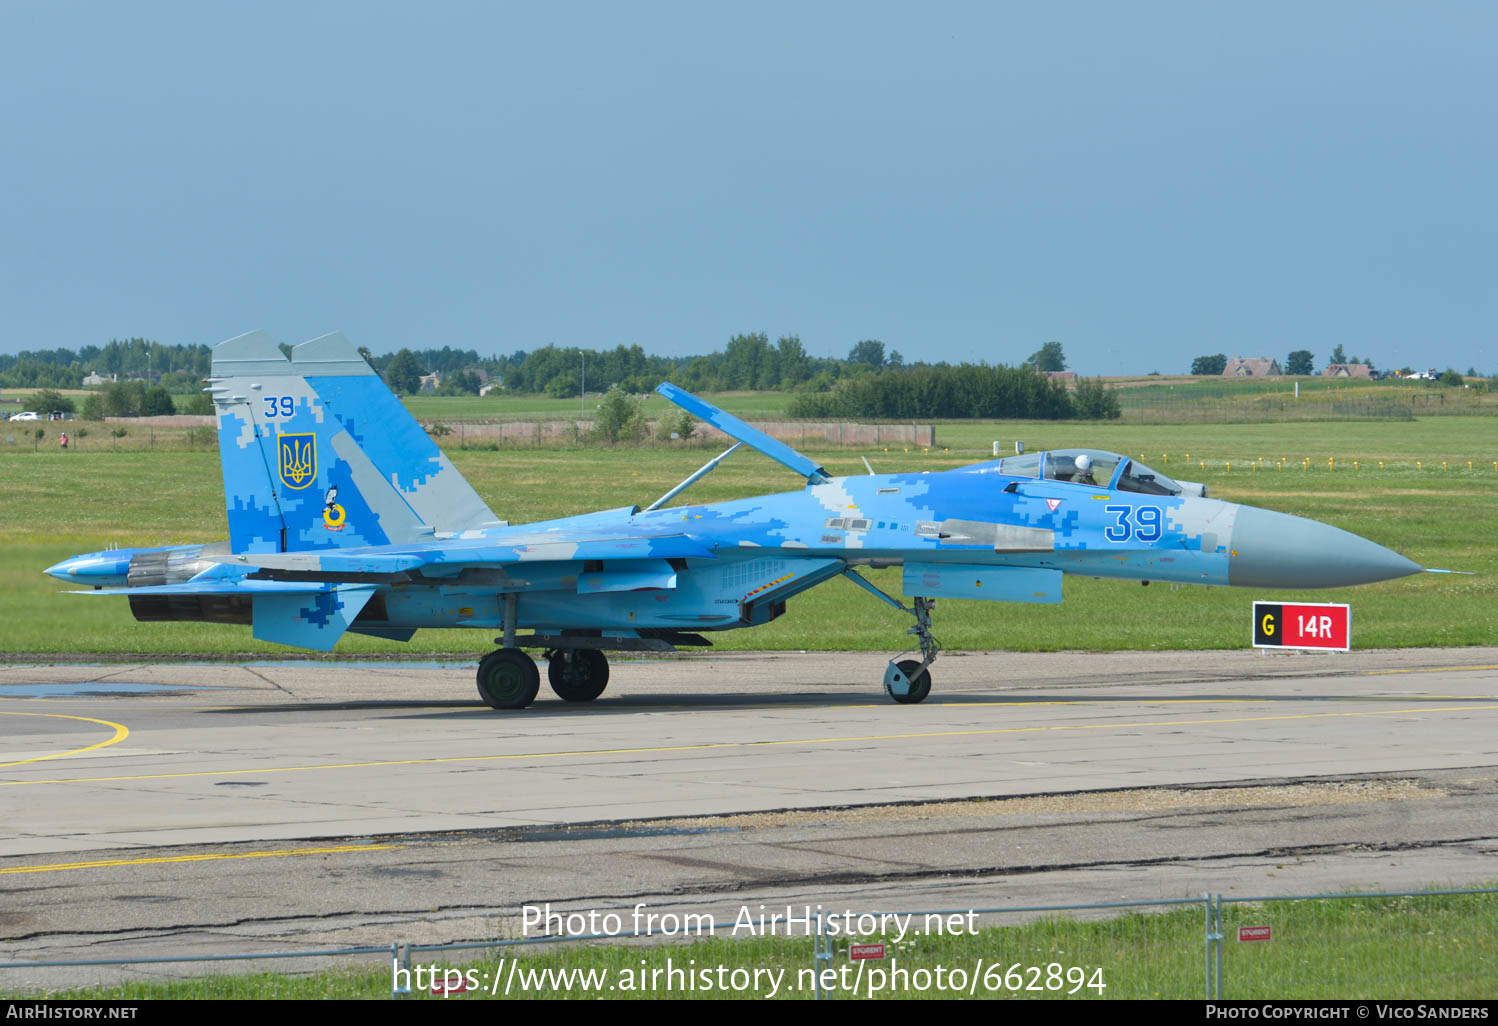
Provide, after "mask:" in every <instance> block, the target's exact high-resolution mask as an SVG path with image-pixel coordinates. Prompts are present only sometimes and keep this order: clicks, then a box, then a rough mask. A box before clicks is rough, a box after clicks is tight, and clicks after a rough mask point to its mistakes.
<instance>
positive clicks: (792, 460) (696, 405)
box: [656, 381, 832, 484]
mask: <svg viewBox="0 0 1498 1026" xmlns="http://www.w3.org/2000/svg"><path fill="white" fill-rule="evenodd" d="M656 391H657V392H659V393H660V394H661V395H663V396H665V397H666V398H667V399H670V400H671V401H672V402H673V403H675V404H676V405H677V406H680V407H681V408H682V409H683V410H686V411H687V412H688V413H690V414H691V415H692V416H694V417H696V418H698V419H699V420H702V421H705V422H707V423H708V424H711V425H712V426H713V427H715V428H717V429H718V430H719V431H721V432H723V433H724V434H725V435H727V436H728V437H729V438H736V439H738V440H739V441H740V442H743V443H744V444H745V445H747V446H749V448H751V449H755V450H757V451H759V452H761V453H764V454H765V455H766V456H768V457H770V459H772V460H774V461H775V462H776V463H779V464H780V465H781V466H782V467H785V468H787V469H789V470H793V471H795V472H796V473H798V474H800V475H801V476H802V477H804V478H806V483H807V484H820V483H822V482H823V481H830V480H832V478H831V475H829V474H828V473H827V471H826V470H824V469H823V468H822V465H821V464H820V463H818V462H816V461H815V460H813V459H811V458H810V457H808V456H803V455H802V454H801V453H799V452H797V451H796V450H795V449H792V448H791V447H790V446H789V445H786V444H785V443H784V442H782V441H780V439H778V438H771V437H770V436H769V435H767V434H765V433H764V432H763V431H761V430H760V429H759V428H757V427H752V426H750V425H749V424H746V423H744V422H743V421H742V420H740V419H739V418H737V417H735V416H734V415H733V414H731V413H728V412H726V411H724V410H720V409H718V408H717V407H716V406H714V405H713V404H712V403H710V402H708V401H706V400H705V399H699V398H698V397H697V396H695V395H693V394H692V393H691V392H687V391H685V390H683V389H680V388H677V387H676V386H675V385H673V384H671V382H669V381H664V382H662V383H661V384H660V386H659V387H658V388H656Z"/></svg>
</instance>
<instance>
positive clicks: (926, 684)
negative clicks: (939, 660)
mask: <svg viewBox="0 0 1498 1026" xmlns="http://www.w3.org/2000/svg"><path fill="white" fill-rule="evenodd" d="M843 574H844V576H846V577H848V578H850V579H851V580H852V581H853V583H854V584H857V585H858V586H859V587H860V588H863V589H864V590H865V591H867V592H869V593H870V594H872V595H873V596H875V597H876V598H878V599H879V600H880V601H882V602H886V603H888V604H889V605H892V606H894V607H895V608H896V609H898V610H900V611H901V612H904V613H910V614H911V615H912V616H914V617H915V626H914V627H912V628H910V629H909V630H907V631H906V632H905V633H906V634H914V635H915V637H916V641H917V642H918V643H919V644H920V648H921V658H920V659H919V660H916V659H901V660H898V661H896V660H894V659H891V660H890V663H889V668H888V669H887V670H885V671H884V691H885V694H887V695H889V697H890V698H893V699H894V700H895V701H896V702H899V703H900V704H901V705H914V704H916V703H917V702H922V701H925V698H926V696H927V695H929V694H930V693H931V664H932V663H934V662H936V653H938V652H940V651H941V645H939V644H938V643H937V641H936V638H935V637H934V636H933V635H932V634H931V610H932V609H934V608H936V600H935V599H930V598H921V597H919V596H917V597H916V599H915V600H914V601H915V608H913V609H912V608H911V607H909V606H907V605H905V604H904V603H903V602H901V601H899V600H898V599H895V598H891V597H890V596H889V595H886V594H885V593H884V592H883V591H881V590H880V589H878V588H876V587H875V586H874V585H872V584H870V583H869V582H868V581H866V580H864V579H863V578H862V577H860V576H859V575H858V574H857V573H856V572H855V571H854V570H853V569H852V568H851V567H849V568H848V569H846V570H844V571H843ZM902 654H903V653H902Z"/></svg>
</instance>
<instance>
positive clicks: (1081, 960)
mask: <svg viewBox="0 0 1498 1026" xmlns="http://www.w3.org/2000/svg"><path fill="white" fill-rule="evenodd" d="M628 918H629V917H628V915H627V914H626V915H625V916H624V919H625V921H626V922H627V921H628ZM910 925H911V926H912V927H913V929H912V930H911V931H910V932H908V933H907V934H906V935H905V936H904V937H903V938H897V937H896V936H894V935H890V936H883V937H881V936H869V937H866V938H859V942H860V943H867V942H868V941H878V940H883V941H885V942H886V954H887V956H888V957H887V958H886V959H885V960H883V961H876V962H869V963H867V964H866V965H864V966H863V973H862V974H860V973H859V971H858V966H857V964H856V963H850V962H849V960H848V958H847V941H846V940H840V941H837V942H834V943H835V948H836V949H837V953H836V956H835V957H834V959H833V960H832V961H831V962H830V963H825V964H824V965H825V966H826V967H827V968H831V969H832V970H833V971H834V976H833V977H832V978H831V979H830V980H829V981H828V982H829V983H831V984H832V985H831V986H830V987H829V990H830V991H831V992H832V996H833V997H850V998H851V997H854V996H855V995H856V996H857V997H860V998H866V997H876V998H896V999H900V998H922V997H933V998H940V997H966V996H969V995H971V996H976V997H979V998H990V997H1008V998H1014V999H1031V998H1042V999H1043V998H1066V999H1068V1000H1080V999H1086V998H1093V999H1096V998H1104V999H1119V998H1167V999H1177V1000H1190V999H1195V1000H1201V999H1202V998H1203V997H1204V992H1205V979H1204V976H1205V971H1204V970H1205V953H1204V943H1203V934H1204V932H1205V931H1204V920H1203V913H1202V909H1201V906H1200V905H1199V904H1197V905H1188V906H1184V907H1179V908H1175V909H1173V910H1171V911H1163V912H1131V913H1128V914H1124V915H1114V916H1111V917H1110V918H1106V919H1086V920H1083V919H1074V918H1070V917H1065V916H1050V917H1047V918H1043V919H1036V920H1032V921H1030V922H1026V923H1020V924H1015V925H1009V926H994V927H987V928H980V929H979V930H977V931H976V932H965V931H964V932H957V933H946V932H943V933H942V934H941V935H935V932H934V931H926V930H924V929H923V928H925V927H927V922H926V920H924V919H923V918H922V917H921V916H916V917H915V918H914V919H913V920H911V922H910ZM947 925H948V926H950V925H951V921H950V920H948V921H947ZM1240 925H1252V926H1269V927H1270V928H1271V930H1272V940H1271V941H1269V942H1264V943H1253V944H1239V943H1236V942H1235V941H1233V940H1232V939H1231V938H1233V937H1234V936H1235V935H1236V927H1238V926H1240ZM1223 927H1224V933H1225V934H1226V936H1227V937H1228V938H1229V939H1228V940H1227V941H1225V942H1224V944H1223V945H1222V961H1223V969H1222V984H1223V987H1222V993H1223V995H1224V996H1225V997H1228V998H1232V999H1237V1000H1243V999H1247V998H1257V999H1266V998H1282V999H1296V998H1301V999H1313V998H1323V999H1325V998H1384V999H1396V998H1419V999H1455V998H1488V999H1491V998H1492V997H1493V994H1494V984H1493V972H1492V966H1493V961H1494V958H1495V957H1498V929H1495V927H1498V895H1495V894H1491V893H1487V894H1465V895H1442V896H1419V897H1376V896H1367V897H1345V898H1338V899H1336V900H1319V901H1274V902H1262V903H1258V902H1256V903H1246V904H1227V905H1225V906H1224V907H1223ZM917 931H920V932H922V933H924V935H922V936H916V933H917ZM812 948H813V945H812V941H811V939H809V938H806V937H794V938H792V937H784V936H781V937H758V936H756V937H754V938H752V939H748V938H746V939H737V940H735V939H728V938H724V937H721V936H720V937H716V938H710V939H703V940H697V941H693V942H691V943H685V944H679V943H678V944H673V943H667V944H658V945H654V946H650V947H643V946H640V945H638V944H619V943H609V944H602V943H601V944H596V945H557V946H548V947H545V948H538V947H519V948H493V949H489V950H490V951H491V952H492V953H491V954H489V955H488V956H487V957H485V958H483V959H481V960H479V961H473V962H468V963H466V964H464V963H463V961H462V954H461V953H457V952H452V953H449V952H440V951H439V952H421V953H419V955H418V956H417V957H416V958H414V959H413V965H423V966H436V967H437V972H438V973H439V974H444V975H445V974H446V973H447V971H448V970H450V969H452V970H457V971H455V972H454V973H453V975H452V976H451V978H452V979H453V980H454V981H456V980H457V979H458V977H459V975H461V974H462V973H464V972H471V973H472V977H471V979H472V981H473V982H474V983H475V984H476V985H477V986H476V987H475V990H476V991H481V992H475V993H470V994H466V995H463V996H461V997H456V998H442V997H436V996H434V995H432V994H431V992H430V987H429V986H427V985H426V983H425V980H426V974H423V980H422V983H423V985H422V987H420V988H417V987H416V986H413V987H412V995H411V996H412V997H413V998H417V999H425V1000H479V1001H483V1000H491V995H490V994H489V993H488V992H487V991H488V988H490V987H491V986H492V987H493V989H494V990H495V991H497V992H498V996H503V995H504V994H505V990H504V987H505V985H506V984H509V985H510V991H509V995H508V996H509V997H511V998H560V997H568V998H590V997H608V998H645V999H659V998H682V997H687V998H691V997H698V998H701V997H708V998H716V997H768V996H770V983H771V979H770V977H767V976H764V975H762V976H761V983H762V986H761V988H760V989H759V991H758V992H757V993H756V992H755V991H753V990H747V989H745V990H740V991H734V990H733V989H732V978H731V977H729V976H726V975H725V976H723V977H719V976H718V974H717V967H719V966H723V967H725V968H726V969H727V970H728V971H729V972H731V971H732V970H734V969H740V970H743V969H748V970H750V971H752V970H753V969H755V968H758V969H760V970H772V971H777V972H780V973H782V974H783V975H780V976H779V983H778V988H777V989H778V992H777V993H775V994H774V996H775V997H777V998H781V999H801V1000H804V999H807V998H810V997H812V996H814V994H815V992H816V983H815V981H816V977H815V976H814V975H813V973H814V963H813V960H812V957H811V956H812ZM449 959H451V961H449ZM668 959H669V960H670V962H669V964H670V966H672V967H674V968H676V969H678V970H680V969H682V968H688V969H692V970H694V971H700V970H703V969H706V970H707V971H708V972H709V974H710V976H709V979H710V980H711V981H712V983H713V987H712V989H706V988H704V987H702V986H700V985H698V986H694V987H693V988H692V989H684V988H683V986H681V985H678V986H675V987H672V988H670V989H668V988H667V986H666V984H665V981H666V979H667V977H666V975H665V972H666V970H667V968H668V961H667V960H668ZM980 960H981V961H980ZM512 961H513V962H514V963H515V964H514V967H513V969H512V966H511V963H512ZM938 966H940V967H942V969H943V972H944V975H943V976H942V977H938V976H937V975H936V969H937V967H938ZM1052 966H1054V967H1055V968H1054V970H1053V969H1052V968H1051V967H1052ZM1030 967H1035V968H1034V969H1033V970H1032V969H1031V968H1030ZM815 968H821V966H817V967H815ZM391 969H392V966H391V964H390V962H389V961H388V960H386V961H385V962H384V963H383V964H381V965H379V966H377V967H372V968H367V969H366V968H340V969H333V970H325V971H322V972H317V973H311V974H308V975H305V976H290V975H280V974H270V973H267V974H261V975H237V976H234V975H224V976H216V977H204V978H197V979H190V980H183V981H178V982H171V983H137V984H126V985H123V986H118V987H108V988H96V989H88V990H76V991H68V992H65V993H60V994H52V995H49V996H51V997H54V998H63V999H71V1000H110V1001H132V1000H142V999H144V1000H152V999H173V998H176V999H184V998H194V999H197V998H240V999H264V998H308V999H310V998H344V999H349V998H367V999H379V998H388V997H389V996H390V991H391V985H392V979H393V974H392V971H391ZM898 970H903V971H904V972H905V973H906V974H907V975H906V976H905V977H903V978H901V977H898V976H896V975H895V973H896V972H897V971H898ZM954 970H956V971H959V972H961V973H962V974H963V975H962V976H961V977H960V980H959V978H958V977H955V976H953V975H952V974H953V971H954ZM1011 970H1014V971H1013V972H1011ZM1069 970H1070V971H1069ZM874 972H882V973H884V974H885V975H884V976H883V977H882V978H880V977H877V976H875V975H874ZM564 973H565V974H566V976H561V975H560V974H564ZM584 973H587V974H591V979H590V978H588V977H584V976H582V975H581V974H584ZM496 979H497V980H498V982H497V983H494V982H491V981H495V980H496ZM677 979H679V980H683V981H685V979H686V977H685V976H682V977H677ZM719 979H722V980H724V981H725V982H727V983H728V987H727V988H725V989H727V992H726V993H725V990H724V989H719V988H720V986H721V985H720V984H719V983H718V982H717V981H718V980H719ZM937 979H944V980H945V981H946V984H945V986H938V985H937V984H936V982H935V981H936V980H937ZM701 980H702V977H700V976H697V977H694V978H693V981H692V982H693V983H694V984H700V982H701ZM740 980H741V981H744V983H745V984H747V983H748V981H749V977H748V975H747V974H743V975H741V976H740ZM403 982H404V981H403ZM413 982H414V981H413ZM564 982H565V984H566V985H563V983H564ZM922 983H924V986H922ZM15 996H20V995H15ZM28 996H30V995H28Z"/></svg>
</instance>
